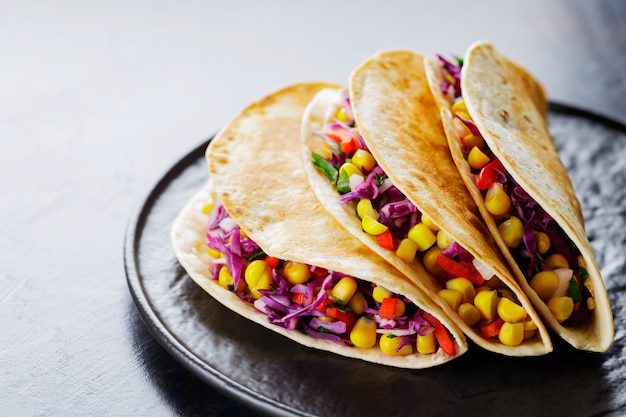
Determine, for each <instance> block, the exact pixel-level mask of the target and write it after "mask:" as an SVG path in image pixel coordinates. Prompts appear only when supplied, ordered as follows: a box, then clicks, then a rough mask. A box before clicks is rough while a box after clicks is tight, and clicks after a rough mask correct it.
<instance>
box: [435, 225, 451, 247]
mask: <svg viewBox="0 0 626 417" xmlns="http://www.w3.org/2000/svg"><path fill="white" fill-rule="evenodd" d="M453 243H454V239H453V238H452V236H450V235H449V234H448V233H446V232H445V231H443V230H440V231H438V232H437V246H439V247H440V248H441V249H446V248H447V247H448V246H450V245H451V244H453Z"/></svg>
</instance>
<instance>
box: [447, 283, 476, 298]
mask: <svg viewBox="0 0 626 417" xmlns="http://www.w3.org/2000/svg"><path fill="white" fill-rule="evenodd" d="M446 288H447V289H449V290H455V291H458V292H459V293H460V294H461V304H463V303H471V302H472V301H474V297H476V289H475V288H474V284H472V281H470V280H469V279H467V278H463V277H457V278H452V279H450V280H448V282H446Z"/></svg>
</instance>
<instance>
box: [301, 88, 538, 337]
mask: <svg viewBox="0 0 626 417" xmlns="http://www.w3.org/2000/svg"><path fill="white" fill-rule="evenodd" d="M341 94H342V106H340V107H339V108H338V109H337V111H336V112H335V113H334V116H333V120H332V121H331V122H330V123H328V124H327V125H326V127H325V128H324V129H323V131H321V132H316V133H315V134H316V135H317V136H319V137H320V138H321V140H323V141H324V145H323V146H324V147H323V151H322V154H321V155H320V154H318V153H315V152H313V153H312V154H311V158H312V163H313V165H314V166H315V167H316V168H317V169H319V170H320V171H321V172H323V173H324V174H325V175H326V176H327V177H328V179H329V181H330V182H331V184H332V185H333V186H334V188H335V189H336V190H337V192H338V193H340V194H341V203H342V204H344V205H350V206H351V207H353V208H354V212H355V215H356V216H358V217H359V219H360V220H361V226H362V229H363V231H364V232H365V233H368V234H370V235H372V236H375V238H376V241H377V242H378V244H379V245H380V246H381V247H383V248H386V249H388V250H390V251H394V252H395V254H396V255H397V256H398V257H399V258H400V259H402V260H403V261H404V262H406V263H412V262H413V261H414V260H415V259H416V257H417V258H419V259H421V261H422V263H423V264H424V266H425V268H426V269H427V270H428V272H430V273H431V274H432V275H433V276H435V277H436V278H437V281H438V282H439V284H440V286H441V289H440V291H438V293H437V294H438V296H439V297H441V298H442V299H444V300H445V301H446V302H447V303H448V305H449V306H450V307H451V308H452V309H453V310H454V311H456V312H457V313H458V314H459V316H460V317H461V319H462V320H463V321H464V322H465V323H467V325H468V326H470V327H473V328H475V329H476V330H477V331H478V332H479V333H480V334H481V335H482V337H484V338H487V339H490V338H498V339H499V340H500V342H501V343H502V344H504V345H508V346H516V345H519V344H521V343H522V342H523V341H524V340H527V339H530V338H532V337H533V336H534V335H535V332H536V329H537V327H536V324H535V323H534V322H533V321H532V320H530V318H529V317H528V315H527V312H526V310H525V309H524V308H523V307H522V306H521V305H520V304H521V303H520V302H519V300H518V299H517V297H516V295H515V294H514V293H513V292H512V291H511V290H510V289H508V288H507V287H506V286H505V285H504V284H503V283H502V282H501V281H500V279H499V278H498V277H497V276H495V274H494V272H493V271H491V270H489V268H487V267H486V266H485V265H483V264H482V263H481V262H480V261H479V260H478V259H475V258H474V257H473V256H472V255H471V254H470V253H469V252H468V251H467V250H466V249H464V248H463V247H462V246H461V245H460V244H459V243H458V242H455V241H453V240H452V239H451V237H450V236H449V235H447V234H446V233H445V232H444V231H443V230H440V229H439V228H438V227H437V226H436V225H435V224H434V223H433V222H432V221H431V220H430V219H429V218H428V217H427V216H425V215H424V214H422V213H420V211H419V210H418V209H417V207H416V206H415V205H414V204H413V203H412V202H411V201H409V199H408V198H407V197H406V196H404V195H403V194H402V193H401V192H400V191H399V190H398V189H397V188H396V187H395V186H394V184H393V183H392V182H391V180H390V179H389V178H388V177H387V175H386V174H385V172H384V171H383V170H382V168H381V167H380V166H378V164H377V162H376V160H375V158H374V157H373V156H372V154H371V153H370V152H369V150H368V148H367V146H366V144H365V142H364V141H363V138H362V137H361V135H360V134H359V129H358V126H356V123H355V120H354V116H353V113H352V108H351V104H350V98H349V94H348V92H347V91H343V92H342V93H341Z"/></svg>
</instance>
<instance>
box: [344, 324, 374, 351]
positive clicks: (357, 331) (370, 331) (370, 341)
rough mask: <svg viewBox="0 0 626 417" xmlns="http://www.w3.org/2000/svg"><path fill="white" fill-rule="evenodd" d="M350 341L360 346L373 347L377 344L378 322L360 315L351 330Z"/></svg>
mask: <svg viewBox="0 0 626 417" xmlns="http://www.w3.org/2000/svg"><path fill="white" fill-rule="evenodd" d="M350 341H351V342H352V343H354V346H356V347H360V348H365V349H367V348H371V347H373V346H374V345H376V322H375V321H374V320H372V319H368V318H367V317H359V319H358V320H357V321H356V323H355V324H354V327H353V328H352V331H350Z"/></svg>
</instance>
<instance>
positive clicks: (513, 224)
mask: <svg viewBox="0 0 626 417" xmlns="http://www.w3.org/2000/svg"><path fill="white" fill-rule="evenodd" d="M498 231H499V232H500V237H502V240H504V243H505V244H506V245H507V246H508V247H509V248H516V247H518V246H519V245H520V244H521V243H522V235H523V233H524V224H523V223H522V221H521V220H520V219H519V217H515V216H511V217H509V218H508V219H507V220H505V221H503V222H502V223H500V225H499V226H498Z"/></svg>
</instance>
